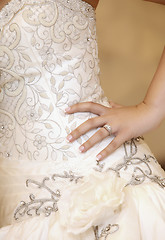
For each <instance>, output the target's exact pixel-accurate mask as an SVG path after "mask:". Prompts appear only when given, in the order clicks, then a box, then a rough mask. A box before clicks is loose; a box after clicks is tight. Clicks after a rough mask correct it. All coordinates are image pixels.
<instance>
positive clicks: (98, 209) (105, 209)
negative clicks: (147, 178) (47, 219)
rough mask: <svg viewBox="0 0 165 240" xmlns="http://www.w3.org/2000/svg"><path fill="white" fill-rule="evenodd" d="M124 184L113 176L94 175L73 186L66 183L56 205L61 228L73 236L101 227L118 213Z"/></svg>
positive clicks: (113, 174)
mask: <svg viewBox="0 0 165 240" xmlns="http://www.w3.org/2000/svg"><path fill="white" fill-rule="evenodd" d="M125 184H126V182H125V180H123V179H121V178H119V177H117V176H116V174H115V173H114V172H102V173H100V172H96V171H92V172H91V173H90V174H89V175H88V176H85V177H83V179H81V180H79V182H78V183H77V184H76V185H73V183H70V184H69V186H67V189H65V190H64V192H63V194H62V196H61V198H60V199H59V202H58V210H59V216H60V222H61V224H62V225H63V226H65V227H66V228H67V231H68V232H71V233H73V234H80V233H83V232H85V231H86V230H88V229H89V228H90V227H92V226H97V225H100V224H102V223H103V222H104V221H106V220H108V219H109V218H111V217H113V216H114V214H115V212H116V211H117V210H120V207H121V204H122V203H123V201H124V191H123V188H124V186H125Z"/></svg>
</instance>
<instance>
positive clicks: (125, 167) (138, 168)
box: [94, 137, 165, 188]
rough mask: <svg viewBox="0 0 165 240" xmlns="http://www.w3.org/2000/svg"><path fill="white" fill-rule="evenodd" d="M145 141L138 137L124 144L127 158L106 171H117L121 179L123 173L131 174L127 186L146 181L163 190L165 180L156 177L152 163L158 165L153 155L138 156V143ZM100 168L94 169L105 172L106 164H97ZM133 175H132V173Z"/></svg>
mask: <svg viewBox="0 0 165 240" xmlns="http://www.w3.org/2000/svg"><path fill="white" fill-rule="evenodd" d="M141 139H142V140H143V137H138V138H134V139H131V140H130V141H127V142H125V143H124V145H123V146H124V151H125V156H124V160H123V162H122V163H119V164H118V165H116V166H115V167H110V168H107V169H106V170H105V171H115V172H116V174H117V175H118V176H119V177H121V175H122V173H123V172H127V171H128V172H129V175H130V180H129V181H128V184H127V185H139V184H141V183H143V182H144V181H146V180H150V181H152V182H155V183H157V184H159V185H160V186H161V187H162V188H164V187H165V178H162V177H160V176H157V175H154V174H153V171H152V168H151V166H150V162H151V161H154V162H155V163H156V164H157V163H158V162H157V160H156V159H155V157H153V156H152V155H146V154H144V156H143V157H139V156H137V155H136V154H137V152H138V146H137V143H138V142H139V141H140V140H141ZM97 165H98V168H96V167H95V168H94V170H96V171H100V172H102V171H103V170H104V166H105V163H100V162H98V163H97ZM130 171H131V172H132V174H131V172H130Z"/></svg>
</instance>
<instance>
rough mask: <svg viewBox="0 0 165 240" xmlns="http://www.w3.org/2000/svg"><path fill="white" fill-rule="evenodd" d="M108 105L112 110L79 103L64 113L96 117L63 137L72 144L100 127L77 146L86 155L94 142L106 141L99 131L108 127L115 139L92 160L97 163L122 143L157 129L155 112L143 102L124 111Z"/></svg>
mask: <svg viewBox="0 0 165 240" xmlns="http://www.w3.org/2000/svg"><path fill="white" fill-rule="evenodd" d="M110 105H111V106H112V108H109V107H105V106H103V105H100V104H98V103H93V102H83V103H78V104H74V105H72V106H71V107H69V108H66V109H65V112H66V113H68V114H71V113H75V112H92V113H94V114H97V115H98V116H97V117H94V118H91V119H88V120H87V121H85V122H84V123H82V124H81V125H80V126H79V127H77V128H76V129H75V130H73V131H72V132H71V133H70V134H69V135H68V136H67V140H68V141H69V142H73V141H74V140H75V139H77V138H79V137H80V136H81V135H83V134H85V133H86V132H88V131H89V130H91V129H94V128H98V127H102V128H100V129H99V130H98V131H97V132H96V133H95V134H94V135H93V136H91V137H90V138H89V139H88V140H87V141H86V142H84V143H83V144H82V145H81V146H80V148H79V150H80V151H81V152H86V151H87V150H88V149H90V148H91V147H93V146H94V145H95V144H96V143H97V142H100V141H101V140H102V139H104V138H106V137H107V136H108V135H109V132H108V131H107V130H106V129H105V128H103V126H104V125H105V124H108V125H110V126H111V128H112V134H113V135H114V136H115V137H114V139H113V141H112V142H111V143H110V144H108V146H107V147H106V148H104V149H103V150H102V151H101V152H100V153H98V155H97V156H96V159H97V160H99V161H100V160H103V159H104V158H105V157H107V156H108V155H110V154H111V153H112V152H114V151H115V150H116V149H117V148H118V147H120V146H121V145H122V144H123V143H124V142H125V141H128V140H130V139H131V138H135V137H138V136H140V135H142V134H144V133H146V132H148V131H149V130H151V129H153V128H155V127H156V126H158V125H159V121H158V119H159V118H158V117H157V114H158V112H157V109H156V108H154V107H153V106H149V105H147V104H146V103H144V102H142V103H140V104H138V105H136V106H129V107H124V106H122V105H118V104H115V103H113V102H112V101H110Z"/></svg>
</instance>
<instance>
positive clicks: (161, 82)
mask: <svg viewBox="0 0 165 240" xmlns="http://www.w3.org/2000/svg"><path fill="white" fill-rule="evenodd" d="M144 103H145V104H147V105H149V106H152V107H153V108H154V109H155V110H156V113H157V118H158V121H160V122H161V120H162V119H163V118H165V48H164V50H163V53H162V56H161V59H160V62H159V65H158V68H157V70H156V73H155V75H154V77H153V80H152V82H151V84H150V86H149V88H148V91H147V93H146V96H145V98H144Z"/></svg>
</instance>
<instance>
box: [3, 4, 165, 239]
mask: <svg viewBox="0 0 165 240" xmlns="http://www.w3.org/2000/svg"><path fill="white" fill-rule="evenodd" d="M0 73H1V75H0V90H1V91H0V227H1V229H0V240H164V233H165V190H164V187H165V172H164V171H163V170H162V168H161V167H160V165H159V164H158V162H157V161H156V159H155V158H154V156H153V155H152V153H151V152H150V150H149V148H148V146H147V145H146V144H145V143H144V141H143V139H142V138H140V137H139V138H136V139H132V140H130V141H128V142H126V143H125V144H123V145H122V146H121V147H120V148H119V149H118V150H116V151H115V152H114V153H113V154H111V155H110V156H108V157H107V158H106V159H105V160H103V161H101V162H100V163H99V164H97V161H96V155H97V153H99V151H101V149H103V148H104V147H105V146H106V145H108V144H109V143H110V141H112V139H113V136H111V137H107V138H106V139H104V140H103V141H101V142H100V143H98V144H96V145H95V146H94V147H92V148H91V149H90V150H88V151H87V152H86V153H80V152H79V151H78V148H79V146H80V145H81V143H83V142H84V141H86V140H87V139H88V138H89V137H90V136H91V135H93V133H95V132H96V131H97V129H94V130H91V131H90V132H88V133H87V134H85V135H83V136H82V137H80V138H79V139H78V140H76V141H74V142H73V143H68V142H67V141H66V140H65V138H66V136H67V134H68V133H69V132H70V131H72V130H73V129H75V128H76V127H77V126H78V125H80V124H81V123H83V122H84V121H86V120H87V119H89V118H92V117H95V116H96V115H94V114H91V113H88V112H86V113H75V114H70V115H69V114H65V113H64V109H65V108H66V107H67V106H68V105H72V104H74V103H76V102H85V101H93V102H97V103H100V104H103V105H105V106H109V103H108V100H107V98H106V97H105V96H104V94H103V90H102V88H101V86H100V83H99V66H98V49H97V41H96V23H95V11H94V9H93V8H92V7H91V6H90V5H89V4H88V3H86V2H84V1H82V0H11V1H10V2H9V4H8V5H5V7H4V8H3V9H2V10H1V12H0ZM109 107H110V106H109Z"/></svg>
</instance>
